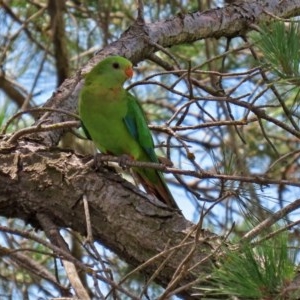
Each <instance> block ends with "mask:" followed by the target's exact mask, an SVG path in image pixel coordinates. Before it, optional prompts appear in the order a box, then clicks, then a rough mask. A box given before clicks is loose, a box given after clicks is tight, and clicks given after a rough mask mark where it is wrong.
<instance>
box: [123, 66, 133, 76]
mask: <svg viewBox="0 0 300 300" xmlns="http://www.w3.org/2000/svg"><path fill="white" fill-rule="evenodd" d="M125 74H126V76H127V77H128V78H131V77H132V75H133V69H132V67H131V66H130V67H127V68H126V69H125Z"/></svg>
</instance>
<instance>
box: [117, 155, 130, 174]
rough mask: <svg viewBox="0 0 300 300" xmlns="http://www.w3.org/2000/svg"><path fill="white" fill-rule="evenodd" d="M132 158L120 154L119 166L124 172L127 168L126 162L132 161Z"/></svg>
mask: <svg viewBox="0 0 300 300" xmlns="http://www.w3.org/2000/svg"><path fill="white" fill-rule="evenodd" d="M132 160H133V157H132V156H130V155H128V154H122V155H120V156H119V166H120V167H121V168H122V169H123V170H125V169H127V168H128V161H132Z"/></svg>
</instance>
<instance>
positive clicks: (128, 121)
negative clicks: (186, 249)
mask: <svg viewBox="0 0 300 300" xmlns="http://www.w3.org/2000/svg"><path fill="white" fill-rule="evenodd" d="M132 75H133V69H132V63H131V62H130V61H129V60H127V59H125V58H123V57H120V56H110V57H108V58H106V59H104V60H103V61H101V62H100V63H99V64H97V65H96V66H95V67H94V68H93V69H92V70H91V71H90V72H89V73H88V74H87V75H86V76H85V82H84V85H83V88H82V90H81V93H80V97H79V115H80V118H81V122H82V126H83V128H84V130H85V131H86V132H87V136H88V137H89V138H91V139H92V140H93V142H94V143H95V145H96V147H97V148H98V149H99V150H100V151H101V152H102V153H104V154H113V155H116V156H121V155H127V156H129V157H130V158H132V159H134V160H137V161H144V162H155V163H158V162H159V160H158V158H157V156H156V154H155V152H154V143H153V139H152V136H151V133H150V130H149V128H148V126H147V121H146V117H145V114H144V112H143V110H142V108H141V106H140V104H139V102H138V101H137V99H136V98H135V97H134V96H133V95H131V94H130V93H129V92H128V91H127V90H125V89H124V88H123V84H124V82H125V81H126V80H127V79H128V78H131V77H132ZM132 170H133V172H134V175H135V177H136V178H137V179H138V181H139V182H140V183H141V184H142V185H143V186H144V188H145V190H146V191H147V192H148V193H150V194H154V195H155V196H156V197H157V198H158V199H159V200H160V201H162V202H164V203H165V204H166V205H167V206H169V207H172V208H175V209H178V206H177V204H176V202H175V201H174V198H173V197H172V194H171V193H170V191H169V189H168V187H167V185H166V182H165V180H164V178H163V175H162V173H161V172H159V171H158V170H154V169H151V168H137V167H134V168H132ZM178 210H179V209H178Z"/></svg>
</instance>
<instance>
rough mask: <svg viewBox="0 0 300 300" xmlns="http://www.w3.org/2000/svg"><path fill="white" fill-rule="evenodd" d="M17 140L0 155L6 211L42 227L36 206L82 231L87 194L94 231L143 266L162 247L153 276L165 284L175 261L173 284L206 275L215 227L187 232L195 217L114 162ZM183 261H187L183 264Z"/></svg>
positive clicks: (0, 203) (149, 269) (1, 206)
mask: <svg viewBox="0 0 300 300" xmlns="http://www.w3.org/2000/svg"><path fill="white" fill-rule="evenodd" d="M20 145H22V146H18V147H17V148H15V149H14V150H13V151H10V153H9V154H5V153H2V154H1V156H0V190H1V191H2V192H1V195H0V211H1V215H3V216H6V217H8V218H21V219H24V220H26V221H27V222H30V223H31V224H33V226H35V227H39V226H40V223H39V221H38V217H37V216H38V215H37V214H43V215H45V216H49V218H50V219H51V220H52V221H53V222H55V225H57V226H60V227H63V228H66V227H70V228H72V229H73V230H75V231H78V232H80V233H81V234H83V235H85V234H86V220H85V214H84V207H83V201H82V197H83V195H84V194H85V195H86V196H87V199H88V203H89V208H90V213H91V224H92V230H93V236H94V239H95V240H96V241H99V242H101V244H103V245H105V246H106V247H108V248H110V249H111V250H112V251H114V252H115V253H117V254H118V255H119V256H120V258H122V259H124V260H125V261H127V262H128V263H130V264H131V265H133V266H139V265H141V264H143V263H144V262H146V261H148V260H149V259H151V258H152V257H154V256H155V255H158V257H157V258H156V259H153V260H152V262H151V263H148V264H147V265H146V267H145V268H144V269H143V270H142V271H143V272H145V273H147V274H149V275H152V274H153V273H154V272H155V271H156V270H157V269H158V268H159V266H160V265H161V264H162V263H163V262H164V260H165V259H166V257H168V259H167V260H166V261H165V262H164V264H165V265H164V267H163V268H162V269H161V271H160V272H159V274H157V276H156V281H157V282H158V283H160V284H161V285H163V286H167V284H168V283H169V282H170V280H171V278H172V276H173V274H174V273H175V272H176V269H177V268H178V267H179V268H180V269H179V270H177V272H178V273H180V274H182V272H184V273H183V275H184V276H182V277H180V279H179V281H178V282H177V284H176V285H175V286H174V288H177V287H179V286H182V285H185V284H188V283H190V282H192V281H195V280H197V278H198V277H201V274H202V276H205V275H204V274H205V269H206V271H207V268H210V265H211V260H210V259H208V260H207V261H205V263H204V264H200V265H197V264H198V263H199V262H200V261H201V260H203V259H205V258H206V257H207V256H209V255H210V253H211V251H212V249H215V248H216V246H215V245H214V244H215V243H216V242H215V241H214V240H213V239H212V238H213V237H214V235H213V234H211V233H209V232H206V231H203V230H201V231H200V235H199V237H197V239H195V237H194V236H195V234H194V235H193V234H191V235H190V236H188V233H189V232H190V233H192V232H193V228H194V225H193V224H191V223H190V222H188V221H187V220H185V219H184V218H183V217H182V216H181V215H179V214H177V213H176V212H173V211H170V210H168V208H166V207H160V206H159V205H161V204H158V203H155V202H154V203H152V202H150V201H149V199H148V198H147V197H146V196H145V195H144V194H143V193H142V192H140V191H139V190H137V189H136V188H135V187H134V186H132V185H131V184H130V183H128V182H127V181H125V180H123V179H122V178H120V176H118V175H117V174H113V173H112V172H111V170H109V171H108V170H107V169H105V168H102V169H101V170H99V171H98V172H95V171H94V170H93V169H91V168H90V167H89V164H86V163H84V160H83V159H82V158H80V157H78V156H76V155H75V154H72V153H69V152H61V151H60V150H59V149H58V150H57V151H53V150H52V151H51V152H49V151H48V150H47V149H46V148H45V147H44V146H41V145H36V144H32V143H29V142H26V143H25V142H20ZM182 241H184V242H183V243H182ZM195 242H196V243H197V246H196V247H195ZM180 243H182V245H180V246H178V245H179V244H180ZM173 247H175V249H173V250H172V251H171V250H170V249H171V248H173ZM176 247H177V248H176ZM191 250H193V253H192V255H191V254H189V253H190V251H191ZM164 251H165V252H164ZM170 251H171V252H172V255H169V254H170ZM187 257H188V259H186V258H187ZM183 261H185V263H184V265H182V266H180V264H181V263H182V262H183ZM193 266H195V267H194V268H193ZM181 268H182V270H181ZM189 269H193V271H188V270H189ZM191 294H192V289H191V287H190V288H189V289H187V290H186V291H182V295H185V297H187V298H186V299H188V298H189V297H190V296H191Z"/></svg>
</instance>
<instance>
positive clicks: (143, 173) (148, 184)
mask: <svg viewBox="0 0 300 300" xmlns="http://www.w3.org/2000/svg"><path fill="white" fill-rule="evenodd" d="M134 174H135V176H136V177H137V179H138V180H139V182H140V183H141V184H142V185H143V187H144V189H145V190H146V192H148V193H149V194H152V195H155V196H156V198H157V199H158V200H160V201H161V202H163V203H165V204H166V205H167V206H169V207H172V208H174V209H176V210H177V211H178V212H179V213H180V214H181V210H180V209H179V207H178V206H177V204H176V202H175V200H174V198H173V196H172V194H171V192H170V190H169V188H168V186H167V184H166V182H165V180H164V178H163V175H162V174H161V173H160V172H159V171H157V170H153V169H135V170H134Z"/></svg>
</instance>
